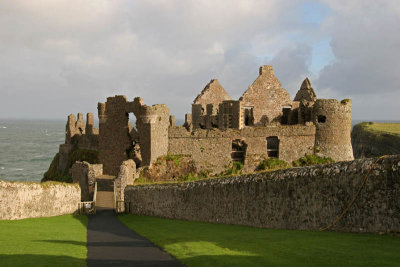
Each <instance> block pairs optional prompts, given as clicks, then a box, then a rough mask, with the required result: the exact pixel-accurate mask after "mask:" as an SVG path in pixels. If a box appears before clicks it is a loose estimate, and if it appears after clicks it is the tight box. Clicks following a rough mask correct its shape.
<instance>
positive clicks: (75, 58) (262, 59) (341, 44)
mask: <svg viewBox="0 0 400 267" xmlns="http://www.w3.org/2000/svg"><path fill="white" fill-rule="evenodd" d="M359 4H361V5H362V10H360V11H358V10H356V8H357V5H354V6H353V5H351V4H343V5H339V4H336V2H333V1H332V2H330V1H322V2H319V1H318V2H313V3H312V4H310V1H303V0H299V1H280V0H271V1H258V0H248V1H233V2H232V1H211V0H204V1H177V0H168V1H166V0H157V1H155V0H154V1H128V0H126V1H122V0H121V1H109V0H96V1H87V0H73V1H71V0H38V1H25V0H13V1H11V0H6V1H1V2H0V49H1V51H2V53H1V55H0V80H1V83H0V91H1V98H0V117H44V118H48V117H57V118H64V117H66V115H67V114H69V113H76V112H96V107H97V102H103V101H105V100H106V97H108V96H111V95H115V94H125V95H127V97H128V99H133V98H134V97H136V96H141V97H142V98H143V99H144V101H145V103H147V104H155V103H165V104H167V105H168V106H169V107H170V108H171V113H172V114H174V115H176V117H177V118H183V116H184V113H186V112H190V108H191V103H192V101H193V99H194V98H195V97H196V95H197V94H198V93H199V92H200V91H201V90H202V89H203V87H204V86H205V85H206V84H207V83H208V82H209V80H210V79H212V78H217V79H218V80H219V81H220V82H221V84H222V85H223V86H224V87H225V89H226V90H227V91H228V92H229V93H230V94H231V96H232V97H234V98H238V97H240V95H241V94H242V93H243V92H244V91H245V90H246V88H247V87H248V86H249V85H250V84H251V83H252V82H253V81H254V80H255V79H256V77H257V75H258V67H259V66H260V65H263V64H273V66H274V69H275V72H276V74H277V76H278V78H279V79H280V80H281V81H282V84H283V86H284V88H286V89H287V90H288V91H289V92H290V93H291V95H292V97H293V96H294V94H295V92H296V91H297V90H298V88H299V86H300V83H301V81H302V80H303V79H304V78H305V77H306V76H310V75H311V76H312V77H311V78H312V79H315V85H317V88H316V89H317V95H319V92H318V91H320V92H321V94H322V95H323V94H328V97H334V96H341V95H346V92H345V90H344V89H343V88H349V90H350V91H351V93H352V94H355V93H356V92H357V90H359V89H358V88H375V87H376V86H377V85H381V90H386V91H390V90H392V91H393V90H395V89H393V88H395V87H394V86H395V83H398V81H399V79H395V78H394V75H395V72H396V68H397V67H398V62H399V61H398V58H397V55H396V56H393V57H390V56H388V55H387V54H386V53H384V52H382V53H381V51H380V50H381V49H383V50H387V51H393V49H392V48H393V47H396V46H397V43H396V40H395V39H396V37H393V36H389V38H388V36H386V33H385V31H382V32H380V30H379V27H378V28H376V29H375V28H374V27H377V26H374V25H375V24H374V23H378V24H379V25H383V26H388V25H391V23H393V22H394V20H395V19H396V18H395V16H394V15H393V16H392V17H390V16H389V17H388V18H385V16H384V15H385V14H384V11H385V10H386V8H389V7H387V6H386V7H379V9H378V10H381V11H380V13H379V12H378V13H373V12H372V11H371V12H370V13H368V17H373V15H375V16H377V18H371V21H372V22H373V23H370V24H368V23H367V22H368V19H366V18H365V19H364V18H363V14H364V13H363V12H366V11H365V10H363V8H364V9H365V8H367V6H366V5H363V4H362V2H361V1H360V3H359ZM395 8H396V7H393V9H395ZM397 10H398V8H397ZM352 12H355V13H354V14H355V15H354V16H353V17H351V14H352ZM390 12H395V11H390ZM396 12H397V11H396ZM315 13H318V14H315ZM396 14H398V13H396ZM384 18H385V19H384ZM341 20H344V21H341ZM346 20H347V21H352V20H353V21H352V22H350V23H347V22H346ZM380 20H384V22H382V21H380ZM385 21H386V22H385ZM357 23H358V24H357ZM347 25H348V26H347ZM359 25H365V27H366V28H365V27H364V26H363V27H364V28H362V29H365V32H366V33H364V34H363V35H362V33H360V32H361V31H360V29H361V28H360V27H359ZM397 25H400V24H397ZM367 26H368V27H367ZM347 27H349V29H348V28H347ZM393 27H398V26H393ZM370 28H371V29H372V30H371V31H370V30H369V29H370ZM351 29H354V30H357V31H358V33H357V34H358V35H360V36H359V37H358V38H355V37H354V38H353V36H352V35H353V32H352V30H351ZM395 30H397V28H391V29H390V30H389V32H390V34H394V33H395ZM346 31H347V32H346ZM368 32H371V33H373V34H379V37H380V38H382V40H379V41H376V40H375V41H374V39H375V38H372V37H370V36H368V34H367V33H368ZM397 32H398V31H397ZM388 34H389V33H388ZM385 37H386V40H384V39H385ZM359 38H361V39H362V38H364V39H363V40H366V41H370V42H373V43H374V45H376V46H377V48H373V47H375V46H370V45H368V46H367V45H364V46H363V47H362V48H359V47H357V40H358V39H359ZM388 39H390V40H388ZM324 40H331V42H330V45H331V47H332V50H333V52H334V56H335V57H336V61H335V63H333V64H330V65H328V66H326V67H325V68H324V69H323V71H322V72H321V75H320V77H319V78H318V79H316V76H315V73H311V72H310V66H314V67H313V68H312V69H313V72H314V69H315V66H316V65H318V66H324V65H325V64H324V62H318V64H315V63H314V65H313V62H316V61H315V60H316V59H315V58H314V59H313V55H314V56H315V55H316V53H315V51H314V47H316V44H317V43H321V42H324ZM397 41H398V40H397ZM326 49H328V50H329V49H330V47H328V46H325V47H323V48H322V49H321V48H320V50H321V51H326ZM371 49H374V51H375V50H377V51H376V52H377V53H375V52H374V53H373V55H374V56H373V57H372V56H371V53H370V52H371ZM378 52H379V53H378ZM355 54H357V55H355ZM350 55H351V56H350ZM385 60H386V61H387V62H388V64H387V65H384V64H383V63H377V64H378V65H377V68H375V72H376V73H374V75H375V77H376V79H375V78H371V76H372V75H371V73H372V71H371V70H372V69H374V68H372V66H371V65H368V64H366V63H371V62H383V61H385ZM319 61H321V60H319ZM328 63H331V62H327V63H326V64H328ZM361 67H363V68H361ZM397 69H398V68H397ZM378 72H383V74H379V73H378ZM346 73H350V74H346ZM366 73H368V74H366ZM345 75H348V76H349V78H347V79H336V80H335V79H334V78H335V77H344V76H345ZM366 76H367V78H368V79H367V80H362V81H363V82H359V83H357V79H361V78H362V77H366ZM387 79H390V80H392V83H391V84H389V85H388V86H387V88H392V89H387V88H386V86H383V84H386V82H387V81H386V80H387ZM373 84H375V85H374V86H372V85H373ZM356 85H358V86H359V87H356ZM368 86H369V87H368ZM314 87H316V86H314ZM319 89H320V90H319ZM363 90H365V89H363ZM368 91H369V92H371V94H372V93H373V90H371V89H368Z"/></svg>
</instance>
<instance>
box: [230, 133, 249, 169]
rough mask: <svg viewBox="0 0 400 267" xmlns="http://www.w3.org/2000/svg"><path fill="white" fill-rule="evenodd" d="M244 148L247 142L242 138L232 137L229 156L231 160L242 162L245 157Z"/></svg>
mask: <svg viewBox="0 0 400 267" xmlns="http://www.w3.org/2000/svg"><path fill="white" fill-rule="evenodd" d="M246 149H247V144H246V143H245V142H244V140H242V139H234V140H232V153H231V158H232V161H238V162H241V163H242V164H243V163H244V160H245V158H246Z"/></svg>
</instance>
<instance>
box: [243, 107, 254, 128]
mask: <svg viewBox="0 0 400 267" xmlns="http://www.w3.org/2000/svg"><path fill="white" fill-rule="evenodd" d="M253 124H254V116H253V107H244V125H245V126H251V125H253Z"/></svg>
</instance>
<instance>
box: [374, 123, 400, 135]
mask: <svg viewBox="0 0 400 267" xmlns="http://www.w3.org/2000/svg"><path fill="white" fill-rule="evenodd" d="M366 126H367V128H368V129H370V130H372V131H377V132H385V133H389V134H396V135H400V123H372V124H367V125H366Z"/></svg>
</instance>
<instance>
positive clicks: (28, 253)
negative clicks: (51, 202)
mask: <svg viewBox="0 0 400 267" xmlns="http://www.w3.org/2000/svg"><path fill="white" fill-rule="evenodd" d="M86 227H87V217H86V216H72V215H64V216H57V217H49V218H33V219H23V220H15V221H10V220H6V221H0V266H86Z"/></svg>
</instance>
